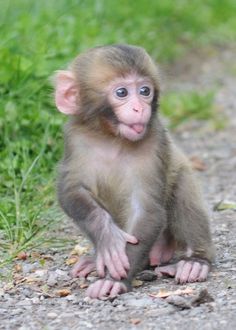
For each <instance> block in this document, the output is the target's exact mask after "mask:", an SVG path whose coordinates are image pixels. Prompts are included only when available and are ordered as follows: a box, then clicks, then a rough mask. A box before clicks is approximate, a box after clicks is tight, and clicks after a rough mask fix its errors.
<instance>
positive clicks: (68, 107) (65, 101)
mask: <svg viewBox="0 0 236 330" xmlns="http://www.w3.org/2000/svg"><path fill="white" fill-rule="evenodd" d="M54 82H55V103H56V106H57V109H58V110H59V111H60V112H63V113H65V114H66V115H75V114H78V113H79V106H78V104H77V102H76V99H77V96H78V92H79V90H78V86H76V82H75V78H74V76H73V74H72V72H71V71H69V70H60V71H57V72H56V74H55V77H54Z"/></svg>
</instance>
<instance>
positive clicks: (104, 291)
mask: <svg viewBox="0 0 236 330" xmlns="http://www.w3.org/2000/svg"><path fill="white" fill-rule="evenodd" d="M113 284H114V282H113V281H109V280H107V281H105V282H104V283H103V286H102V287H101V288H100V291H99V293H98V298H103V297H106V296H108V295H109V293H110V291H111V288H112V286H113Z"/></svg>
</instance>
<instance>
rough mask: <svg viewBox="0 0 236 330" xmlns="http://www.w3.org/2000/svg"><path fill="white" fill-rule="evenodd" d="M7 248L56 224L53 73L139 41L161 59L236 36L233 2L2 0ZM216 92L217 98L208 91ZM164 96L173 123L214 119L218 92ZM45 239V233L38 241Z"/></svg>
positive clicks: (3, 231) (0, 100)
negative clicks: (87, 54) (88, 54)
mask: <svg viewBox="0 0 236 330" xmlns="http://www.w3.org/2000/svg"><path fill="white" fill-rule="evenodd" d="M0 4H1V11H0V67H1V75H0V132H1V136H0V159H1V161H0V239H1V243H0V252H4V253H5V254H4V257H6V255H8V256H14V255H15V254H17V253H18V251H20V250H22V249H29V248H31V247H32V246H35V245H37V244H41V243H42V242H43V241H44V239H43V236H45V235H44V234H43V233H45V232H46V231H48V226H49V225H50V226H51V225H53V223H54V218H53V216H52V214H51V213H52V212H51V210H52V209H53V207H54V205H55V193H54V182H55V166H56V163H57V161H58V160H59V159H60V156H61V153H62V124H63V122H64V121H65V117H64V116H62V115H60V114H59V113H57V111H56V110H55V107H54V106H53V102H52V89H51V87H50V83H49V77H50V76H51V75H52V73H53V72H54V70H56V69H59V68H63V67H65V66H66V65H67V63H68V62H69V61H70V60H71V59H72V58H73V57H74V56H75V55H76V54H77V53H79V52H81V51H83V50H85V49H87V48H89V47H94V46H96V45H100V44H109V43H117V42H119V43H121V42H126V43H132V44H137V45H141V46H143V47H145V48H146V49H147V51H148V52H149V53H150V54H151V55H152V56H153V57H154V59H156V60H158V61H160V62H162V63H163V62H168V61H171V60H173V59H175V58H176V57H179V56H182V55H183V54H184V53H185V52H187V50H188V49H191V48H193V47H204V45H208V44H209V43H214V44H216V43H217V44H225V43H226V40H227V42H233V41H235V40H236V20H235V12H236V2H235V0H225V1H220V0H205V1H203V0H202V1H201V0H192V1H187V0H178V1H172V0H164V1H156V0H149V1H145V0H142V1H141V0H137V1H135V2H134V1H131V0H119V1H116V0H110V1H103V0H97V1H95V0H94V1H92V0H81V1H79V0H77V1H75V0H71V1H69V0H50V1H48V0H47V1H46V0H42V1H31V0H28V1H27V0H8V1H7V0H5V1H3V0H0ZM209 95H210V94H209ZM209 95H208V94H206V95H197V94H191V95H188V96H186V95H185V96H183V95H180V96H179V95H178V94H176V95H170V96H167V97H165V98H163V109H164V112H165V114H167V115H169V116H170V118H171V120H172V123H173V124H174V125H176V124H178V123H179V122H181V121H182V120H186V118H189V117H191V116H195V117H197V118H198V117H199V116H200V115H201V118H208V117H209V116H211V115H212V112H211V111H210V112H209V108H210V101H211V96H209ZM40 235H41V238H40Z"/></svg>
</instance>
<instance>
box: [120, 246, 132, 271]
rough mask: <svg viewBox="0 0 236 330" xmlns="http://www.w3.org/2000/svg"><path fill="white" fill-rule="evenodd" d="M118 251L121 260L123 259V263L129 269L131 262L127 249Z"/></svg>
mask: <svg viewBox="0 0 236 330" xmlns="http://www.w3.org/2000/svg"><path fill="white" fill-rule="evenodd" d="M118 253H119V257H120V260H121V262H122V265H123V266H124V268H125V270H129V269H130V263H129V259H128V257H127V254H126V252H125V250H118Z"/></svg>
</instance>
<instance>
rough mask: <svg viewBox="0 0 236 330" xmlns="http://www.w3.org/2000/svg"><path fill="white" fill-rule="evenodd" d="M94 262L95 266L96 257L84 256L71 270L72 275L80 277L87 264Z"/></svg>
mask: <svg viewBox="0 0 236 330" xmlns="http://www.w3.org/2000/svg"><path fill="white" fill-rule="evenodd" d="M90 264H93V266H94V268H95V262H94V258H92V257H82V258H81V259H80V260H79V261H78V262H77V263H76V264H75V265H74V267H73V268H72V270H71V276H72V277H79V274H80V272H81V271H82V270H84V268H86V267H87V265H90Z"/></svg>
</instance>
